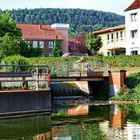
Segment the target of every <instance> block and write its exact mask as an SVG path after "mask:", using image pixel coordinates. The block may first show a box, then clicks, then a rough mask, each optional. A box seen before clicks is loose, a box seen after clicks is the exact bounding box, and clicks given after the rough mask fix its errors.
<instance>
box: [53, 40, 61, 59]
mask: <svg viewBox="0 0 140 140" xmlns="http://www.w3.org/2000/svg"><path fill="white" fill-rule="evenodd" d="M52 54H53V56H54V57H60V56H61V55H62V52H61V44H60V41H59V40H58V39H57V37H56V40H55V42H54V47H53V49H52Z"/></svg>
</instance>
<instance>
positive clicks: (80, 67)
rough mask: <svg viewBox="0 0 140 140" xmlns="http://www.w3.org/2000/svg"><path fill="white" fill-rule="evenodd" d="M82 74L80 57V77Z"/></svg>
mask: <svg viewBox="0 0 140 140" xmlns="http://www.w3.org/2000/svg"><path fill="white" fill-rule="evenodd" d="M81 76H82V62H81V59H80V77H81Z"/></svg>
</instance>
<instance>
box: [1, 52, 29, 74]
mask: <svg viewBox="0 0 140 140" xmlns="http://www.w3.org/2000/svg"><path fill="white" fill-rule="evenodd" d="M1 64H2V65H14V66H7V67H6V69H5V68H4V69H5V70H6V71H10V72H13V71H26V70H27V69H28V67H26V66H24V65H29V62H28V60H27V59H26V58H25V57H23V56H20V55H14V56H8V57H5V58H4V59H2V61H1Z"/></svg>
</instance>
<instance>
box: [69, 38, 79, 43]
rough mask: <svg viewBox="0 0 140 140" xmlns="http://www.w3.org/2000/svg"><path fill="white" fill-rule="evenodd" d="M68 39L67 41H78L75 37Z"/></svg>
mask: <svg viewBox="0 0 140 140" xmlns="http://www.w3.org/2000/svg"><path fill="white" fill-rule="evenodd" d="M68 41H69V42H75V43H76V42H78V41H77V39H76V38H69V39H68Z"/></svg>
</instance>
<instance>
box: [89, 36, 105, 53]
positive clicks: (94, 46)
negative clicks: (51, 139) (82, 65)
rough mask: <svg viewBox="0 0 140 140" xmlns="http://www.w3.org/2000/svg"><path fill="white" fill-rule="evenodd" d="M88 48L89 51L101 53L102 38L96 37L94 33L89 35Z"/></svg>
mask: <svg viewBox="0 0 140 140" xmlns="http://www.w3.org/2000/svg"><path fill="white" fill-rule="evenodd" d="M86 46H87V48H88V49H89V50H93V51H94V52H97V51H99V49H100V48H101V47H102V39H101V37H99V36H97V35H94V34H93V33H88V34H87V38H86Z"/></svg>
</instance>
